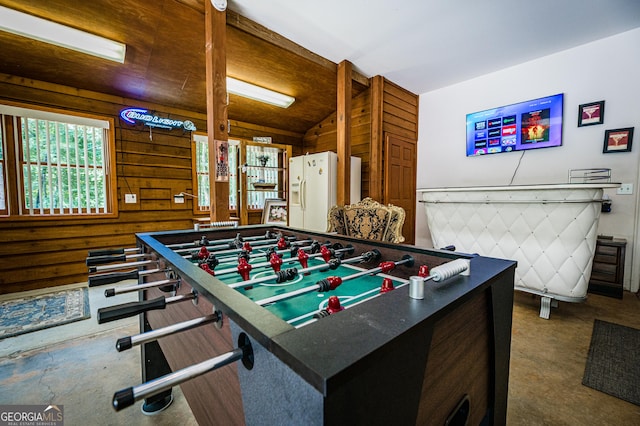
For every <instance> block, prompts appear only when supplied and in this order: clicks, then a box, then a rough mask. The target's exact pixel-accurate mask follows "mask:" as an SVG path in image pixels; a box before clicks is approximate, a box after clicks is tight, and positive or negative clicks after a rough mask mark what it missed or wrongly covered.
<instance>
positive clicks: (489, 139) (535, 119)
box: [467, 93, 563, 157]
mask: <svg viewBox="0 0 640 426" xmlns="http://www.w3.org/2000/svg"><path fill="white" fill-rule="evenodd" d="M562 106H563V94H562V93H560V94H557V95H553V96H547V97H545V98H539V99H532V100H530V101H526V102H520V103H517V104H511V105H505V106H501V107H498V108H492V109H487V110H484V111H478V112H474V113H472V114H467V157H470V156H475V155H483V154H497V153H500V152H512V151H522V150H525V149H534V148H549V147H552V146H560V145H562V110H563V108H562Z"/></svg>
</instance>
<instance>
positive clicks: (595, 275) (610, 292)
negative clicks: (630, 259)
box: [589, 238, 627, 299]
mask: <svg viewBox="0 0 640 426" xmlns="http://www.w3.org/2000/svg"><path fill="white" fill-rule="evenodd" d="M626 246H627V241H626V240H625V239H622V238H613V239H605V238H598V240H597V243H596V252H595V256H594V258H593V266H592V267H591V279H590V280H589V293H594V294H600V295H602V296H609V297H615V298H618V299H622V292H623V285H624V257H625V250H626Z"/></svg>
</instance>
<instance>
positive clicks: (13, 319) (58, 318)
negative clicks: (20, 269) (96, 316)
mask: <svg viewBox="0 0 640 426" xmlns="http://www.w3.org/2000/svg"><path fill="white" fill-rule="evenodd" d="M90 316H91V310H90V308H89V292H88V290H87V288H86V287H81V288H74V289H67V290H60V291H54V292H52V293H46V294H41V295H37V296H25V297H20V298H16V299H10V300H5V301H2V302H0V339H4V338H7V337H12V336H17V335H20V334H24V333H30V332H32V331H37V330H42V329H44V328H49V327H56V326H59V325H63V324H68V323H70V322H73V321H79V320H83V319H86V318H89V317H90Z"/></svg>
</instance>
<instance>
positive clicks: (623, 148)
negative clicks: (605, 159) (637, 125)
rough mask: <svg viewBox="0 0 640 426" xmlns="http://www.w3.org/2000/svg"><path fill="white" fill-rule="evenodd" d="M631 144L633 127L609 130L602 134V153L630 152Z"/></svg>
mask: <svg viewBox="0 0 640 426" xmlns="http://www.w3.org/2000/svg"><path fill="white" fill-rule="evenodd" d="M632 142H633V127H625V128H623V129H609V130H605V132H604V146H603V148H602V152H603V153H604V154H609V153H612V152H630V151H631V143H632Z"/></svg>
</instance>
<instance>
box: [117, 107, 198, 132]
mask: <svg viewBox="0 0 640 426" xmlns="http://www.w3.org/2000/svg"><path fill="white" fill-rule="evenodd" d="M120 118H122V120H124V121H125V122H127V123H129V124H132V125H136V124H139V123H142V124H143V125H145V126H149V127H156V128H160V129H169V130H173V129H184V130H188V131H194V130H196V126H195V124H193V122H192V121H189V120H174V119H173V118H167V117H159V116H157V115H154V114H150V113H149V112H148V111H147V110H146V109H142V108H125V109H123V110H122V111H120Z"/></svg>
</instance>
